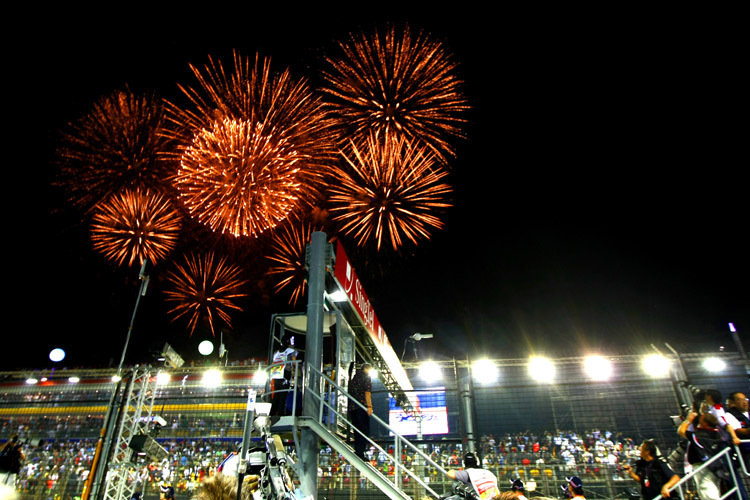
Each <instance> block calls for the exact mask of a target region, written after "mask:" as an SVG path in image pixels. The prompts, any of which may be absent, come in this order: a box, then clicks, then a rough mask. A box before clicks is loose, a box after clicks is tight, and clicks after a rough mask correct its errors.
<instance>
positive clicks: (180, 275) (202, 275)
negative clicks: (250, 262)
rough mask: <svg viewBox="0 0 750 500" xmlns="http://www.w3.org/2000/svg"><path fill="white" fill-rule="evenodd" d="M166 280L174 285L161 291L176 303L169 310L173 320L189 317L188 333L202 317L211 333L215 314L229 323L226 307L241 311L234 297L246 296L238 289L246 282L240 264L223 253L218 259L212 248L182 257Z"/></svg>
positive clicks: (191, 331) (170, 300) (228, 309)
mask: <svg viewBox="0 0 750 500" xmlns="http://www.w3.org/2000/svg"><path fill="white" fill-rule="evenodd" d="M167 280H168V281H169V282H170V283H171V284H172V285H173V286H174V288H173V289H172V290H167V291H165V292H164V293H165V294H166V295H167V299H166V300H167V302H170V303H174V304H175V305H174V307H173V308H172V309H171V310H170V311H169V313H170V314H172V315H173V316H174V317H173V319H172V321H175V320H177V319H179V318H182V317H183V316H184V317H189V318H190V319H189V320H188V328H189V330H190V335H191V336H192V335H193V332H194V331H195V327H196V325H197V324H198V320H199V319H200V318H201V317H205V318H206V319H207V320H208V323H209V325H210V326H211V333H212V334H214V320H215V319H216V317H218V318H219V319H221V320H222V321H224V323H226V324H227V326H229V327H231V326H232V323H231V318H230V317H229V311H230V310H231V309H233V310H236V311H241V310H242V308H240V307H239V306H238V305H237V304H236V303H235V301H236V300H237V299H240V298H242V297H246V296H247V294H246V293H242V292H241V291H240V290H241V289H242V287H243V286H245V285H246V284H247V281H246V280H243V279H241V271H240V268H239V267H237V266H235V265H232V264H228V263H227V260H226V258H223V257H222V258H221V259H218V261H217V259H216V258H215V257H214V254H213V252H211V253H209V254H208V255H204V256H196V255H190V256H188V257H185V262H184V264H182V265H181V264H176V270H175V271H170V272H169V273H168V274H167Z"/></svg>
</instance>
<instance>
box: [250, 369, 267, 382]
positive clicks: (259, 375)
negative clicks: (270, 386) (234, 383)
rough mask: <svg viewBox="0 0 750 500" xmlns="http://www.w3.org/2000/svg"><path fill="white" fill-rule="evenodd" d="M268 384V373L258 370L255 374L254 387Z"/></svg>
mask: <svg viewBox="0 0 750 500" xmlns="http://www.w3.org/2000/svg"><path fill="white" fill-rule="evenodd" d="M266 382H268V372H266V371H265V370H258V371H257V372H255V373H254V374H253V384H254V385H266Z"/></svg>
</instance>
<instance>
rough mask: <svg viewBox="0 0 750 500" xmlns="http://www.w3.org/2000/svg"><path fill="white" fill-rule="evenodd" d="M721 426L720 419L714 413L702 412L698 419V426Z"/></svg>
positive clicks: (712, 427)
mask: <svg viewBox="0 0 750 500" xmlns="http://www.w3.org/2000/svg"><path fill="white" fill-rule="evenodd" d="M718 426H719V419H718V418H716V415H714V414H713V413H708V412H706V413H701V416H700V417H699V419H698V427H702V428H704V429H716V428H717V427H718Z"/></svg>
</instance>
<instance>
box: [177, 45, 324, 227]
mask: <svg viewBox="0 0 750 500" xmlns="http://www.w3.org/2000/svg"><path fill="white" fill-rule="evenodd" d="M191 68H192V70H193V73H194V75H195V77H196V78H197V80H198V83H199V89H193V88H187V87H181V88H182V90H183V92H184V93H185V95H186V96H187V97H188V98H189V99H190V101H191V102H192V104H193V108H194V109H193V110H185V109H180V108H179V107H177V106H175V105H171V104H170V111H171V114H170V119H171V120H173V122H174V123H175V124H176V125H177V126H178V132H177V133H176V134H175V139H178V140H179V141H180V143H181V144H182V146H181V148H179V150H180V151H179V154H180V169H179V171H178V173H177V176H176V178H175V184H176V186H177V188H178V191H179V193H180V198H181V200H182V201H183V202H184V203H185V206H186V207H187V209H188V211H189V212H190V214H191V216H192V217H195V218H196V219H197V220H198V221H200V222H201V223H203V224H205V225H207V226H209V227H210V228H211V229H212V230H213V231H216V232H221V233H228V234H232V235H234V236H258V235H259V234H260V233H262V232H263V231H265V230H267V229H269V228H272V227H275V226H276V225H277V224H279V223H280V222H281V221H283V220H285V219H287V218H288V217H290V216H291V215H292V214H293V213H296V212H297V211H299V210H300V209H301V208H302V207H305V206H310V205H312V203H313V201H314V199H315V198H316V197H317V196H318V194H319V191H318V189H317V187H316V186H317V185H318V182H319V181H320V169H321V167H322V166H323V165H324V164H326V163H327V160H328V159H330V157H331V151H332V150H331V142H330V140H329V139H328V135H327V134H329V133H330V132H328V130H329V129H328V127H327V126H326V125H325V120H324V115H323V112H322V105H321V103H320V100H319V98H318V97H316V96H315V94H313V92H312V90H311V89H310V87H309V86H308V84H307V83H306V82H305V81H304V80H295V79H293V78H292V76H291V74H290V73H289V71H288V70H286V71H284V72H282V73H278V74H277V73H274V72H273V71H271V67H270V61H269V60H268V59H264V60H262V61H261V60H260V58H259V57H258V56H256V58H255V61H254V63H252V62H251V60H250V59H249V58H243V57H241V56H240V55H239V54H237V53H235V56H234V72H232V73H229V74H228V73H227V72H226V71H225V70H224V67H223V66H222V64H221V63H220V62H214V61H213V60H212V59H210V60H209V64H208V65H206V67H205V68H204V70H203V71H201V70H199V69H198V68H196V67H194V66H191Z"/></svg>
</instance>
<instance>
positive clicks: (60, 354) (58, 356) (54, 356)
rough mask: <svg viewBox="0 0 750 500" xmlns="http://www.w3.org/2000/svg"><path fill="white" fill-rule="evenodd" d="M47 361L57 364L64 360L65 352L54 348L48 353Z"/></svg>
mask: <svg viewBox="0 0 750 500" xmlns="http://www.w3.org/2000/svg"><path fill="white" fill-rule="evenodd" d="M49 359H50V361H52V362H54V363H58V362H60V361H62V360H63V359H65V351H63V350H62V349H60V348H59V347H55V348H54V349H52V350H51V351H50V352H49Z"/></svg>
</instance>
